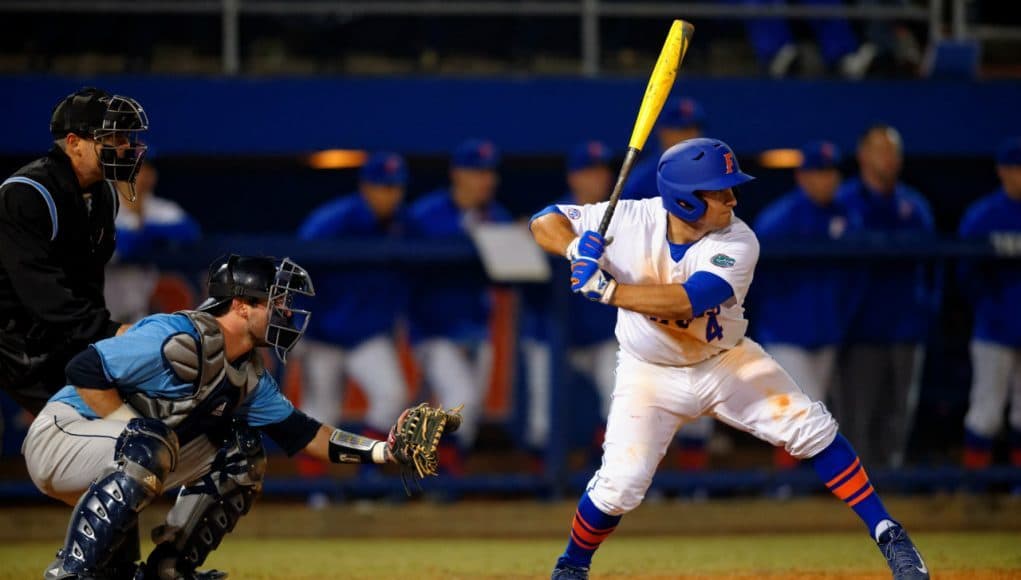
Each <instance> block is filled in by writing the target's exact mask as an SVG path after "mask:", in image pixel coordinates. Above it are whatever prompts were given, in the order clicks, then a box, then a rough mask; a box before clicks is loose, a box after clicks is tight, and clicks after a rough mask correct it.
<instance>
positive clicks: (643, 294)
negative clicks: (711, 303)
mask: <svg viewBox="0 0 1021 580" xmlns="http://www.w3.org/2000/svg"><path fill="white" fill-rule="evenodd" d="M610 305H611V306H616V307H617V308H623V309H624V310H630V311H632V312H637V313H639V314H645V315H646V316H655V317H656V318H662V319H665V320H689V319H691V318H692V312H691V300H689V299H688V293H687V291H685V290H684V286H681V285H680V284H649V285H645V284H619V283H618V284H617V290H616V291H615V292H614V293H613V298H612V299H611V300H610Z"/></svg>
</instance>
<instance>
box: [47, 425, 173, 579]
mask: <svg viewBox="0 0 1021 580" xmlns="http://www.w3.org/2000/svg"><path fill="white" fill-rule="evenodd" d="M177 454H178V443H177V436H176V435H175V434H174V432H173V430H171V429H170V428H169V427H167V426H166V425H165V424H164V423H163V422H162V421H159V420H157V419H132V420H131V421H130V422H129V423H128V425H127V427H125V429H124V431H122V432H121V434H120V437H118V439H117V446H116V447H115V450H114V464H113V466H112V467H111V468H110V470H109V471H107V472H106V473H105V474H104V475H101V476H100V477H99V478H97V479H96V481H94V482H92V485H90V486H89V489H88V490H86V491H85V493H84V494H82V497H81V499H79V500H78V504H77V505H76V506H75V508H74V512H73V513H72V515H71V522H70V524H69V525H68V528H67V536H66V538H65V539H64V547H63V548H61V550H60V552H58V553H57V559H56V560H55V561H54V562H53V563H52V564H50V566H49V567H48V568H47V569H46V573H45V575H44V577H45V578H48V579H49V578H53V579H57V578H92V577H97V578H115V577H117V576H118V575H119V574H120V572H118V570H124V571H125V573H126V570H128V569H129V568H131V567H133V563H134V561H135V560H136V559H137V558H138V512H140V511H142V509H144V508H145V506H147V505H149V503H150V502H151V501H152V500H153V498H154V497H156V496H157V495H158V494H159V493H160V492H161V491H162V490H163V482H164V481H165V480H166V477H167V474H169V473H170V472H171V471H173V469H174V467H175V466H176V463H177ZM128 577H130V576H128Z"/></svg>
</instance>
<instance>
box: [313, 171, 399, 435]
mask: <svg viewBox="0 0 1021 580" xmlns="http://www.w3.org/2000/svg"><path fill="white" fill-rule="evenodd" d="M407 183H408V168H407V164H406V163H405V161H404V158H403V157H401V156H400V155H398V154H396V153H376V154H373V155H372V156H370V157H369V159H368V161H367V162H366V163H365V165H363V166H362V168H361V173H360V174H359V181H358V191H357V192H354V193H350V194H348V195H344V196H341V197H337V198H335V199H333V200H330V201H328V202H326V203H325V204H323V205H321V206H319V207H317V208H316V209H315V210H313V211H312V213H311V214H310V215H309V216H308V218H306V219H305V222H304V223H303V224H302V225H301V228H300V229H299V230H298V237H299V238H300V239H302V240H308V241H319V240H334V239H368V240H384V239H388V240H394V239H397V238H398V237H399V236H401V234H402V233H403V229H404V221H405V211H404V208H403V207H402V205H401V204H402V201H403V199H404V192H405V188H406V186H407ZM315 279H316V298H315V300H316V304H317V305H316V316H314V317H312V319H311V320H310V321H309V327H308V330H307V331H306V334H307V338H306V340H305V341H304V343H303V345H304V346H303V347H302V349H301V354H302V360H303V361H304V369H305V376H304V379H305V381H304V393H303V395H302V400H301V409H302V410H303V411H304V412H305V413H307V414H308V415H309V416H311V417H313V418H315V419H316V420H318V421H320V422H322V423H324V424H326V425H334V426H336V425H339V423H340V419H341V394H342V392H343V387H344V379H345V377H347V378H352V379H354V380H356V381H358V384H359V385H360V386H361V388H362V390H363V391H364V393H365V396H366V398H367V399H368V411H367V413H366V415H365V434H366V435H367V436H369V437H373V438H375V439H385V438H386V433H387V429H389V427H390V422H391V421H392V419H391V418H392V417H394V416H395V413H400V410H401V409H403V408H404V403H405V401H406V399H407V397H408V386H407V382H406V381H405V378H404V375H403V374H402V371H401V365H400V362H399V360H398V356H397V348H396V346H395V343H394V325H395V323H396V321H397V318H398V317H399V316H401V315H403V313H404V310H405V307H406V305H407V283H406V279H405V277H404V275H403V274H401V273H400V272H398V271H396V270H394V269H393V268H392V267H387V266H383V265H376V266H359V267H358V268H352V269H332V270H328V271H325V272H316V273H315Z"/></svg>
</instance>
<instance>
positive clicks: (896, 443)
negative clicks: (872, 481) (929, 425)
mask: <svg viewBox="0 0 1021 580" xmlns="http://www.w3.org/2000/svg"><path fill="white" fill-rule="evenodd" d="M924 360H925V349H924V347H923V346H922V345H921V344H914V343H899V344H885V345H852V346H849V347H847V349H845V351H844V352H843V353H842V354H841V356H840V380H839V381H836V388H835V389H834V393H833V395H834V396H833V399H834V403H835V407H836V411H837V412H836V415H837V420H838V421H839V422H840V430H841V432H842V433H843V434H844V436H846V437H847V438H848V439H849V440H850V441H851V443H852V444H853V445H854V447H855V449H856V450H857V452H858V456H859V457H861V460H862V462H863V463H864V464H866V465H882V466H886V467H900V466H901V465H903V463H904V456H905V454H906V453H907V445H908V437H909V436H910V435H911V427H912V425H913V424H914V419H915V409H916V408H917V407H918V395H919V392H920V391H921V379H922V363H923V361H924Z"/></svg>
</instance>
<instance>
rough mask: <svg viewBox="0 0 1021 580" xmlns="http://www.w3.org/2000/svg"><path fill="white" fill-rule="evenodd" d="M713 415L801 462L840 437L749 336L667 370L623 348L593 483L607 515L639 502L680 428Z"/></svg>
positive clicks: (829, 418)
mask: <svg viewBox="0 0 1021 580" xmlns="http://www.w3.org/2000/svg"><path fill="white" fill-rule="evenodd" d="M703 415H709V416H713V417H716V418H717V419H719V420H720V421H723V422H724V423H726V424H728V425H730V426H731V427H734V428H736V429H739V430H741V431H744V432H746V433H750V434H752V435H754V436H755V437H758V438H759V439H762V440H763V441H766V442H767V443H770V444H771V445H776V446H780V445H782V446H783V447H784V448H785V449H786V450H787V452H788V453H790V454H791V455H793V456H794V457H797V458H799V459H804V458H809V457H813V456H815V455H816V454H818V453H819V452H821V451H822V450H823V449H825V448H826V446H828V445H829V444H830V443H831V442H832V441H833V439H834V438H835V437H836V436H837V422H836V421H835V420H834V419H833V417H832V415H830V413H829V411H827V410H826V407H825V406H824V405H823V404H822V403H820V402H817V401H812V400H811V399H810V398H809V397H808V396H807V395H805V393H803V392H802V391H801V389H799V388H798V386H797V384H795V383H794V380H793V379H791V377H790V375H788V374H787V373H786V372H785V371H784V370H783V369H782V368H781V367H780V365H779V364H777V362H776V361H775V360H773V358H772V357H770V356H769V355H767V354H766V352H765V351H764V350H762V347H760V346H759V345H758V344H756V343H755V342H754V341H752V340H750V339H747V338H745V339H744V340H742V341H741V342H740V343H738V345H737V346H735V347H734V348H732V349H730V350H728V351H726V352H723V353H721V354H719V355H717V356H715V357H713V358H710V359H708V360H705V361H703V362H701V363H698V364H696V365H692V366H687V367H667V366H660V365H654V364H650V363H647V362H643V361H641V360H638V359H637V358H636V357H634V356H633V355H631V354H628V353H626V352H623V351H622V352H621V353H620V355H619V364H618V365H617V384H616V387H615V388H614V391H613V403H612V405H611V407H610V417H609V420H608V422H607V429H606V441H605V443H604V444H603V462H602V466H601V467H600V468H599V470H598V471H597V472H596V474H595V475H594V476H593V477H592V479H591V480H590V481H589V483H588V493H589V497H590V498H591V499H592V502H593V503H594V504H595V505H596V507H598V508H599V509H600V510H601V511H603V512H604V513H607V514H610V515H618V514H623V513H626V512H629V511H631V510H633V509H634V508H636V507H638V505H639V504H640V503H641V502H642V500H643V499H644V497H645V492H646V490H648V488H649V484H650V483H651V482H652V477H653V475H654V474H655V471H656V466H657V465H659V462H660V460H661V459H662V458H663V455H664V454H665V453H666V450H667V447H668V446H669V445H670V441H671V439H672V438H673V436H674V433H675V432H676V431H677V429H678V428H679V427H680V426H681V425H683V424H684V423H686V422H689V421H693V420H695V419H696V418H698V417H700V416H703Z"/></svg>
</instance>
